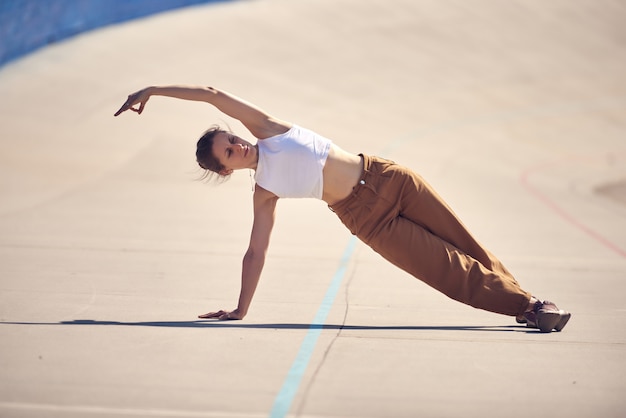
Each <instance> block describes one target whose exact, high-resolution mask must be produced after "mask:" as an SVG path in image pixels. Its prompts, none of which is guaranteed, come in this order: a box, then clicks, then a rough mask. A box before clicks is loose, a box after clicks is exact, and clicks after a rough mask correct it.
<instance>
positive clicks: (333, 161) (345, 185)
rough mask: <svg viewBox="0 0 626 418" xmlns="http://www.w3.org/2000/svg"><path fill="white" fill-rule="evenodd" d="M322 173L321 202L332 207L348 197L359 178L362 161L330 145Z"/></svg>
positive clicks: (356, 156)
mask: <svg viewBox="0 0 626 418" xmlns="http://www.w3.org/2000/svg"><path fill="white" fill-rule="evenodd" d="M323 172H324V193H323V195H322V200H324V201H325V202H326V203H328V204H329V205H331V206H332V205H334V204H335V203H337V202H340V201H342V200H343V199H345V198H346V197H348V196H350V193H352V189H353V188H354V186H355V185H356V184H357V182H358V181H359V178H361V173H362V172H363V161H362V158H361V157H360V156H359V155H356V154H352V153H350V152H347V151H344V150H343V149H341V148H340V147H338V146H337V145H335V144H332V145H331V146H330V151H329V152H328V157H327V158H326V165H325V166H324V171H323Z"/></svg>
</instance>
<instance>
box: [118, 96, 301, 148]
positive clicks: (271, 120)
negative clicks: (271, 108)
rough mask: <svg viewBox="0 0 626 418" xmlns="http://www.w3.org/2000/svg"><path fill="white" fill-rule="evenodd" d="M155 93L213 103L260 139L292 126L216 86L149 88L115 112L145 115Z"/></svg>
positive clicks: (279, 132) (130, 98)
mask: <svg viewBox="0 0 626 418" xmlns="http://www.w3.org/2000/svg"><path fill="white" fill-rule="evenodd" d="M151 96H166V97H173V98H176V99H182V100H193V101H198V102H206V103H210V104H212V105H213V106H215V107H216V108H217V109H218V110H220V111H221V112H222V113H224V114H226V115H228V116H230V117H232V118H235V119H237V120H239V121H240V122H241V123H242V124H243V125H244V126H245V127H246V128H247V129H248V130H249V131H250V133H251V134H252V135H254V136H255V137H256V138H258V139H264V138H269V137H270V136H274V135H279V134H282V133H285V132H287V131H288V130H289V128H290V127H291V124H290V123H288V122H285V121H283V120H280V119H277V118H275V117H273V116H270V115H269V114H267V113H266V112H264V111H263V110H261V109H260V108H258V107H257V106H255V105H253V104H252V103H249V102H247V101H245V100H243V99H241V98H239V97H237V96H235V95H232V94H230V93H227V92H225V91H221V90H218V89H216V88H213V87H194V86H161V87H159V86H151V87H146V88H144V89H142V90H139V91H137V92H135V93H133V94H131V95H129V96H128V99H127V100H126V102H124V104H123V105H122V107H120V109H119V110H118V111H117V112H115V116H118V115H120V114H121V113H123V112H125V111H127V110H132V111H133V112H136V113H138V114H141V113H142V112H143V110H144V108H145V106H146V103H147V102H148V99H149V98H150V97H151ZM136 105H139V107H135V106H136Z"/></svg>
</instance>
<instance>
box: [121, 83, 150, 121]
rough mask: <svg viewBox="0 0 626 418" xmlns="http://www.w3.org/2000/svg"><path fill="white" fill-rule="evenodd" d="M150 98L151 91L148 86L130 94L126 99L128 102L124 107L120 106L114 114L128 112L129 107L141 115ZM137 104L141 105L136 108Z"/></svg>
mask: <svg viewBox="0 0 626 418" xmlns="http://www.w3.org/2000/svg"><path fill="white" fill-rule="evenodd" d="M149 98H150V93H149V92H148V88H145V89H142V90H139V91H137V92H135V93H133V94H131V95H129V96H128V99H126V102H124V104H123V105H122V107H120V110H118V111H117V112H115V115H114V116H118V115H120V114H121V113H123V112H126V111H127V110H129V109H130V110H132V111H133V112H136V113H137V114H138V115H141V112H143V108H144V107H146V102H147V101H148V99H149ZM137 104H138V105H139V107H138V108H134V107H133V106H135V105H137Z"/></svg>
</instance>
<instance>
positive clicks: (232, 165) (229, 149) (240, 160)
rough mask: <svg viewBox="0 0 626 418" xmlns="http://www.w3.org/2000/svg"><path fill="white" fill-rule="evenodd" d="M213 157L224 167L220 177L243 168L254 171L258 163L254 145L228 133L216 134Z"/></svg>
mask: <svg viewBox="0 0 626 418" xmlns="http://www.w3.org/2000/svg"><path fill="white" fill-rule="evenodd" d="M213 155H214V156H215V158H217V159H218V160H219V162H220V163H221V164H222V165H223V166H224V167H226V168H225V170H223V171H222V172H220V174H222V175H228V174H231V173H232V172H233V171H234V170H241V169H244V168H250V169H253V170H255V169H256V166H257V162H258V161H259V155H258V152H257V148H256V147H255V146H254V145H252V144H251V143H249V142H248V141H246V140H245V139H241V138H239V137H238V136H235V135H233V134H231V133H229V132H218V133H217V134H216V135H215V138H214V139H213Z"/></svg>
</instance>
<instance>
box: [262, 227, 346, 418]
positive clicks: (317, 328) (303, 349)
mask: <svg viewBox="0 0 626 418" xmlns="http://www.w3.org/2000/svg"><path fill="white" fill-rule="evenodd" d="M355 247H356V237H354V236H352V237H351V238H350V241H349V242H348V245H347V246H346V249H345V251H344V253H343V256H342V257H341V260H340V262H339V267H338V268H337V271H336V272H335V276H334V277H333V280H332V281H331V283H330V285H329V286H328V289H327V290H326V295H325V296H324V299H323V300H322V303H321V305H320V307H319V309H318V310H317V314H316V315H315V318H314V319H313V322H312V323H311V326H310V327H309V331H308V332H307V334H306V336H305V337H304V341H302V345H301V346H300V351H298V354H297V355H296V359H295V360H294V361H293V364H292V365H291V369H289V372H288V373H287V377H286V378H285V382H284V383H283V386H282V388H281V389H280V392H278V395H277V396H276V399H275V400H274V406H273V407H272V411H271V412H270V418H284V417H285V416H287V413H288V412H289V408H291V404H292V402H293V398H294V397H295V396H296V393H298V388H299V387H300V382H301V381H302V376H303V375H304V372H305V371H306V369H307V366H308V365H309V361H310V360H311V355H312V354H313V350H314V349H315V345H316V344H317V339H318V338H319V336H320V334H321V333H322V329H323V328H324V323H325V322H326V318H327V317H328V313H329V312H330V309H331V308H332V306H333V303H334V302H335V297H336V296H337V292H338V291H339V286H340V285H341V282H342V281H343V278H344V276H345V275H346V270H347V268H348V263H349V262H350V258H351V257H352V253H353V252H354V248H355Z"/></svg>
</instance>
